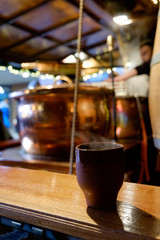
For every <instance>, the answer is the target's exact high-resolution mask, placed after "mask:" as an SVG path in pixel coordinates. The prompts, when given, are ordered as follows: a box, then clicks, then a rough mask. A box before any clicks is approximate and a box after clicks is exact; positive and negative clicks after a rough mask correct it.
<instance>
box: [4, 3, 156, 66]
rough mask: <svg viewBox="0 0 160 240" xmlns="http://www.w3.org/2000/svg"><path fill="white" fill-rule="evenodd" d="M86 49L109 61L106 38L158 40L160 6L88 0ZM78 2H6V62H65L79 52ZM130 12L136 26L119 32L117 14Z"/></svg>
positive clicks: (84, 34)
mask: <svg viewBox="0 0 160 240" xmlns="http://www.w3.org/2000/svg"><path fill="white" fill-rule="evenodd" d="M84 2H85V4H84V17H83V31H82V50H83V51H84V52H85V53H86V54H88V55H89V56H92V57H94V58H96V57H97V56H100V57H101V59H105V57H107V46H106V38H107V36H108V35H109V34H111V35H113V36H114V38H115V45H114V48H115V53H116V51H117V52H119V47H120V46H119V41H118V40H117V34H118V35H119V36H120V38H121V39H122V41H131V40H132V39H134V38H137V37H138V39H139V40H140V39H141V38H144V37H146V35H149V34H150V35H151V37H153V36H154V30H155V25H156V16H157V11H158V6H155V5H154V4H153V3H152V2H151V0H112V1H111V0H108V1H107V0H106V1H105V0H103V1H102V0H97V1H96V0H84ZM78 7H79V1H78V0H0V60H1V61H4V62H17V63H21V62H33V61H52V60H53V61H55V60H56V61H61V60H62V59H63V58H65V57H66V56H68V55H70V54H73V53H75V52H76V47H77V31H78V16H79V9H78ZM120 13H127V14H128V15H129V17H131V18H132V19H134V23H133V24H131V25H132V26H129V25H128V26H126V27H122V28H119V27H118V26H117V25H116V24H115V23H114V22H113V20H112V18H113V16H115V15H117V14H120Z"/></svg>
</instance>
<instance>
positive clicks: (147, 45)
mask: <svg viewBox="0 0 160 240" xmlns="http://www.w3.org/2000/svg"><path fill="white" fill-rule="evenodd" d="M139 50H140V55H141V58H142V61H143V63H142V64H141V65H139V66H137V67H135V68H133V69H131V70H129V71H127V72H125V73H124V74H122V75H119V76H116V77H114V81H125V80H127V79H129V78H131V77H134V76H137V75H141V74H147V75H149V74H150V62H151V58H152V51H153V41H152V40H150V39H147V40H145V41H143V42H142V43H141V44H140V49H139Z"/></svg>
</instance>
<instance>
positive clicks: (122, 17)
mask: <svg viewBox="0 0 160 240" xmlns="http://www.w3.org/2000/svg"><path fill="white" fill-rule="evenodd" d="M113 21H114V22H115V23H116V24H118V25H120V26H123V25H128V24H130V23H132V20H131V19H128V17H127V16H126V15H120V16H116V17H113Z"/></svg>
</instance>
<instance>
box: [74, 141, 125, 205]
mask: <svg viewBox="0 0 160 240" xmlns="http://www.w3.org/2000/svg"><path fill="white" fill-rule="evenodd" d="M76 174H77V181H78V184H79V186H80V187H81V189H82V190H83V192H84V195H85V198H86V202H87V205H88V206H89V207H94V208H112V207H114V206H116V199H117V194H118V192H119V190H120V188H121V186H122V183H123V178H124V161H123V145H121V144H119V143H115V142H113V141H108V142H97V143H86V144H81V145H78V146H77V147H76Z"/></svg>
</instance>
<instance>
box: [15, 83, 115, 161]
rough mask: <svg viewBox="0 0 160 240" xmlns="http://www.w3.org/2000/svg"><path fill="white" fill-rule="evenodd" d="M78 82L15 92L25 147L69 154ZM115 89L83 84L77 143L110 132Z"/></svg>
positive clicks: (50, 153)
mask: <svg viewBox="0 0 160 240" xmlns="http://www.w3.org/2000/svg"><path fill="white" fill-rule="evenodd" d="M73 94H74V85H71V86H69V85H68V86H67V85H65V86H64V85H60V86H48V87H47V86H46V87H36V88H34V89H33V90H28V89H27V90H25V91H23V92H14V93H12V94H11V95H10V96H11V98H14V99H16V100H17V101H18V104H17V119H18V125H19V133H20V138H21V146H22V149H23V150H24V151H25V152H26V153H27V154H31V155H45V156H68V154H69V150H70V139H71V125H72V114H73ZM112 97H113V92H112V91H110V90H108V89H106V88H97V87H92V86H84V85H82V86H79V94H78V107H77V119H76V140H75V144H79V143H82V142H86V141H90V140H91V138H92V137H93V135H94V136H97V135H98V136H107V133H108V132H109V128H110V112H109V104H110V101H111V100H112Z"/></svg>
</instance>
